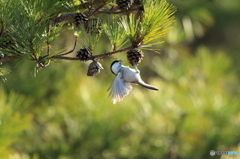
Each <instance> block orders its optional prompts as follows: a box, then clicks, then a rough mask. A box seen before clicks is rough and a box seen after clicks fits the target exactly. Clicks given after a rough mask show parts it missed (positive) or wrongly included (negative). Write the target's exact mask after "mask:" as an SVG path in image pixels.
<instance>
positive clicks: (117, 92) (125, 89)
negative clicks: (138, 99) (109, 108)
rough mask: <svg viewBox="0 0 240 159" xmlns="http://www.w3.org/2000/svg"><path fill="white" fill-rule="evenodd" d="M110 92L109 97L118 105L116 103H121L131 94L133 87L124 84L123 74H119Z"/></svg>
mask: <svg viewBox="0 0 240 159" xmlns="http://www.w3.org/2000/svg"><path fill="white" fill-rule="evenodd" d="M108 90H110V93H109V95H108V97H109V98H111V100H112V101H113V103H114V104H116V102H119V101H121V100H122V99H123V98H124V97H125V96H126V95H128V94H129V92H130V91H131V90H132V86H131V85H130V84H128V83H125V82H124V80H123V79H122V73H121V72H119V73H118V74H117V76H116V77H115V78H114V80H113V82H112V85H111V86H110V87H109V88H108Z"/></svg>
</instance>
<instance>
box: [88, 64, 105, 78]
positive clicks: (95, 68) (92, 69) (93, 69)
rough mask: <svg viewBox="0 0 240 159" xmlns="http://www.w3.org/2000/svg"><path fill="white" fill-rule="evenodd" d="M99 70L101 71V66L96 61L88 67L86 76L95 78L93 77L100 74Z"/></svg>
mask: <svg viewBox="0 0 240 159" xmlns="http://www.w3.org/2000/svg"><path fill="white" fill-rule="evenodd" d="M100 69H103V67H102V65H101V64H100V63H99V62H97V61H93V62H92V63H90V65H89V66H88V72H87V75H88V76H95V75H97V74H99V73H100Z"/></svg>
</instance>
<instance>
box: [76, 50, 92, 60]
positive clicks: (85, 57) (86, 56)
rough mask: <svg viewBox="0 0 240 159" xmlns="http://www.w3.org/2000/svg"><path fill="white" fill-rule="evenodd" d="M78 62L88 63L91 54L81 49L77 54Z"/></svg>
mask: <svg viewBox="0 0 240 159" xmlns="http://www.w3.org/2000/svg"><path fill="white" fill-rule="evenodd" d="M76 57H78V58H79V60H80V61H88V60H89V59H90V58H91V57H92V53H91V52H90V51H89V50H88V49H87V48H81V49H79V51H78V52H77V56H76Z"/></svg>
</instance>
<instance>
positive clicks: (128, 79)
mask: <svg viewBox="0 0 240 159" xmlns="http://www.w3.org/2000/svg"><path fill="white" fill-rule="evenodd" d="M110 69H111V71H112V73H113V74H114V75H115V76H116V77H115V78H114V80H113V82H112V85H111V86H110V87H109V88H108V90H110V93H109V96H108V97H110V98H111V100H112V101H113V103H114V104H116V103H117V102H120V101H121V100H122V99H123V98H124V97H125V96H126V95H128V94H129V92H130V91H131V90H132V86H131V84H138V85H140V86H143V87H145V88H148V89H152V90H158V88H157V87H154V86H151V85H149V84H146V83H145V82H144V81H143V80H142V78H141V76H140V71H139V70H138V69H132V68H129V67H127V66H124V65H122V60H115V61H113V62H112V64H111V67H110Z"/></svg>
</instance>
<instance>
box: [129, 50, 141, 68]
mask: <svg viewBox="0 0 240 159" xmlns="http://www.w3.org/2000/svg"><path fill="white" fill-rule="evenodd" d="M127 59H128V63H129V64H131V65H132V66H135V65H138V64H139V63H140V62H141V60H142V59H143V52H142V51H141V50H139V49H133V50H129V51H128V52H127Z"/></svg>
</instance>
